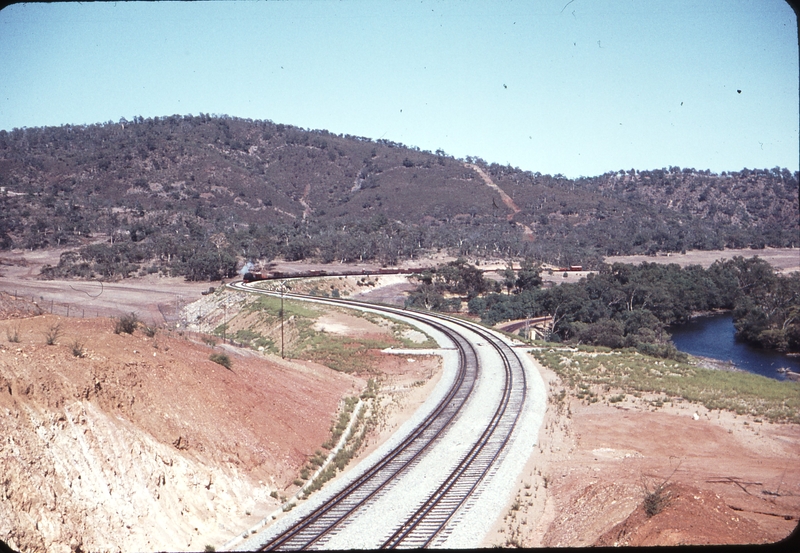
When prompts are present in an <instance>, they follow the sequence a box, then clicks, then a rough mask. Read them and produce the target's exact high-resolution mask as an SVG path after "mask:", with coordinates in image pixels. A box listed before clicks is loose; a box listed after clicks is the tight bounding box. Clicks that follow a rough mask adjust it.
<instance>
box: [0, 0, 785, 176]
mask: <svg viewBox="0 0 800 553" xmlns="http://www.w3.org/2000/svg"><path fill="white" fill-rule="evenodd" d="M798 105H800V98H799V97H798V40H797V22H796V18H795V15H794V12H793V11H792V10H791V8H790V7H789V6H788V5H787V4H786V3H785V2H783V1H782V0H752V1H747V0H719V1H704V0H691V1H681V0H663V1H661V0H630V1H626V0H603V1H597V0H596V1H590V0H572V1H569V0H556V1H547V0H541V1H533V0H529V1H498V0H491V1H486V2H480V1H477V0H469V1H452V0H445V1H435V0H434V1H431V0H422V1H419V0H416V1H413V2H412V1H402V2H393V1H389V0H380V1H378V0H343V1H299V0H289V1H285V2H164V3H158V2H145V3H135V2H131V3H128V2H118V3H105V4H101V3H87V4H78V3H74V2H70V3H64V4H57V3H56V4H15V5H12V6H9V7H7V8H5V9H3V10H2V11H0V129H6V130H10V129H12V128H14V127H38V126H45V125H62V124H84V123H98V122H106V121H118V120H119V119H120V118H122V117H124V118H127V119H131V118H132V117H134V116H137V115H140V116H142V117H145V118H147V117H153V116H162V115H173V114H180V115H185V114H189V113H191V114H194V115H197V114H198V113H200V112H203V113H210V114H228V115H231V116H236V117H243V118H252V119H269V120H272V121H274V122H275V123H285V124H291V125H296V126H299V127H304V128H310V129H327V130H329V131H331V132H334V133H345V134H352V135H358V136H366V137H370V138H372V139H378V138H386V139H388V140H392V141H395V142H402V143H403V144H406V145H408V146H418V147H419V148H421V149H426V150H431V151H433V150H436V149H438V148H441V149H443V150H445V151H446V152H447V153H448V154H452V155H455V156H456V157H465V156H467V155H473V156H479V157H481V158H483V159H485V160H486V161H489V162H497V163H501V164H507V163H508V164H511V165H512V166H518V167H520V168H522V169H527V170H531V171H540V172H542V173H550V174H555V173H562V174H564V175H567V176H569V177H577V176H579V175H585V176H593V175H598V174H601V173H603V172H606V171H610V170H619V169H631V168H636V169H656V168H661V167H668V166H671V165H677V166H680V167H694V168H696V169H711V170H712V171H715V172H721V171H724V170H740V169H742V168H743V167H749V168H772V167H775V166H781V167H787V168H789V169H790V170H792V171H796V170H798V157H799V156H800V154H798V152H799V151H800V144H798V134H799V132H798V119H800V114H798Z"/></svg>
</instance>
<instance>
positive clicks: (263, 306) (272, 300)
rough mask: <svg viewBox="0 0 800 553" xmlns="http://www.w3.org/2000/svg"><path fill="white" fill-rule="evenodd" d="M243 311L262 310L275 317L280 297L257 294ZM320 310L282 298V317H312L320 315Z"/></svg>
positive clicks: (278, 316) (304, 303)
mask: <svg viewBox="0 0 800 553" xmlns="http://www.w3.org/2000/svg"><path fill="white" fill-rule="evenodd" d="M244 310H245V311H248V312H253V311H262V312H264V313H266V314H268V315H270V317H275V318H277V319H279V318H280V316H281V298H280V297H275V296H262V295H258V297H256V298H255V299H254V300H253V301H252V302H251V303H249V304H248V305H247V306H246V307H245V308H244ZM320 314H321V313H320V312H319V311H318V310H316V309H314V308H312V307H309V306H308V303H307V302H300V301H292V300H289V299H286V298H284V300H283V315H284V318H288V317H291V316H295V317H302V318H307V319H314V318H316V317H319V316H320Z"/></svg>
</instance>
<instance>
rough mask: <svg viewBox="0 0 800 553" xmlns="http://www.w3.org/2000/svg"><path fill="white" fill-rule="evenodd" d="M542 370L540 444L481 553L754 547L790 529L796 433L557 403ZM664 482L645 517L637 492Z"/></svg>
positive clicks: (798, 510) (799, 486)
mask: <svg viewBox="0 0 800 553" xmlns="http://www.w3.org/2000/svg"><path fill="white" fill-rule="evenodd" d="M541 371H542V375H543V378H544V380H545V382H546V383H548V385H549V388H550V390H549V393H548V397H549V398H550V399H549V404H548V411H547V414H546V417H545V420H544V423H543V426H542V429H541V431H540V435H539V444H538V447H537V449H536V450H535V451H534V452H533V455H532V456H531V458H530V460H529V462H528V465H527V466H526V467H525V469H524V472H523V474H522V476H521V478H520V480H519V481H518V483H517V484H518V487H517V493H516V497H515V498H514V499H513V500H512V501H510V502H509V505H508V507H507V510H506V512H505V513H503V517H502V519H501V520H500V521H498V524H497V525H496V527H495V530H494V532H493V533H492V534H491V535H490V536H489V537H488V538H487V540H486V542H485V545H487V546H488V545H506V546H509V545H516V546H524V547H587V546H593V545H605V546H614V545H631V546H650V545H688V544H697V545H702V544H757V543H773V542H776V541H779V540H782V539H784V538H786V537H787V536H788V535H789V534H790V533H791V532H792V531H793V530H794V528H795V527H796V526H797V524H798V519H799V518H800V467H798V465H797V459H798V458H800V426H798V425H788V424H769V423H766V422H758V421H756V420H755V419H753V418H752V417H747V416H737V415H735V414H733V413H728V412H719V411H714V412H709V411H708V410H707V409H705V408H704V407H702V406H697V405H692V404H688V403H680V404H678V403H676V404H675V405H673V406H670V405H668V404H667V405H665V406H664V407H662V408H660V409H658V410H648V407H647V406H645V405H644V404H643V403H634V402H632V401H625V402H622V403H618V404H615V405H608V404H602V403H594V404H587V403H585V402H582V401H581V400H579V399H577V398H576V397H575V396H574V395H573V394H571V393H569V392H567V393H566V395H565V397H564V399H563V400H561V401H559V400H558V399H557V397H558V393H559V392H560V391H561V390H563V389H564V387H563V386H562V385H561V382H560V380H559V378H558V376H557V375H556V374H555V373H554V372H552V371H550V370H548V369H544V368H542V369H541ZM630 399H635V398H630ZM695 414H697V416H696V417H695ZM662 484H663V494H662V497H664V498H665V499H666V501H665V504H664V505H663V510H662V511H661V512H659V513H658V514H656V515H655V516H652V517H649V516H647V514H646V513H645V510H644V500H645V495H646V492H647V491H650V492H653V491H655V490H656V489H657V488H658V487H659V486H661V485H662Z"/></svg>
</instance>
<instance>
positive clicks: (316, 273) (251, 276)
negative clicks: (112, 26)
mask: <svg viewBox="0 0 800 553" xmlns="http://www.w3.org/2000/svg"><path fill="white" fill-rule="evenodd" d="M429 270H431V269H429V268H419V269H386V268H381V269H375V270H373V271H368V270H367V269H362V270H360V271H337V272H331V273H329V272H328V271H322V270H313V271H305V272H301V273H283V272H281V271H272V273H269V274H265V273H251V272H247V273H245V274H244V276H243V277H242V281H243V282H245V283H247V282H255V281H258V280H276V279H280V278H308V277H320V276H367V275H413V274H414V273H421V272H423V271H429Z"/></svg>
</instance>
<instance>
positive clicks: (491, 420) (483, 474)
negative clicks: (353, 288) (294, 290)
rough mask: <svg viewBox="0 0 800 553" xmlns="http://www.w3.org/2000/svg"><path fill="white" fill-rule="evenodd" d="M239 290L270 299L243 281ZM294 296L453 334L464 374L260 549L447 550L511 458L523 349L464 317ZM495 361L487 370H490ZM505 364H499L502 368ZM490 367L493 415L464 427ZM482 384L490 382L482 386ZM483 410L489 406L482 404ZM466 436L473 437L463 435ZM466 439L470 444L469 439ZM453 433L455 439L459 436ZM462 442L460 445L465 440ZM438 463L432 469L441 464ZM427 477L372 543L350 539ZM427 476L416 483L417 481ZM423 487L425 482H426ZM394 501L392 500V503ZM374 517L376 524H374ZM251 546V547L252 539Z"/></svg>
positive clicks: (521, 401)
mask: <svg viewBox="0 0 800 553" xmlns="http://www.w3.org/2000/svg"><path fill="white" fill-rule="evenodd" d="M234 287H236V288H238V289H244V290H248V291H251V292H259V293H265V294H269V293H271V292H267V291H264V290H258V289H255V288H251V287H249V286H244V285H241V284H237V285H234ZM286 297H287V298H293V299H302V300H304V301H315V302H321V303H328V304H335V305H342V306H345V307H348V308H356V309H367V310H371V311H374V312H379V313H382V314H385V315H390V316H394V317H399V318H403V319H410V320H415V321H419V322H422V323H423V324H425V325H428V326H429V327H433V328H434V329H436V330H437V331H439V332H440V333H441V334H443V335H444V336H446V337H447V339H448V340H449V341H450V342H451V343H452V347H455V349H456V351H457V352H458V368H457V370H456V374H455V375H454V377H453V379H452V385H451V386H450V388H449V389H448V390H447V391H446V393H445V394H443V397H442V398H441V399H440V401H438V403H437V404H436V405H435V407H434V408H433V409H432V410H431V412H430V414H429V416H427V417H426V418H425V419H424V420H423V421H421V422H419V423H418V424H417V425H416V426H415V427H414V428H413V429H412V430H411V431H410V432H408V433H407V435H406V436H405V437H404V438H403V439H402V440H401V441H400V442H399V443H398V444H396V445H395V446H394V447H393V448H391V450H390V451H388V452H387V453H385V454H384V455H383V456H382V458H380V459H379V460H377V461H375V462H373V464H372V465H371V466H370V467H369V468H367V469H366V470H364V471H363V472H362V473H361V474H360V476H358V477H357V478H355V479H353V480H352V481H351V482H350V483H349V484H348V485H346V486H344V487H343V488H342V489H340V490H339V491H338V492H336V493H335V494H333V495H332V496H331V497H329V498H327V499H326V500H325V502H324V503H322V504H321V505H319V506H318V507H316V508H315V509H313V510H312V511H311V512H308V513H305V514H304V516H303V517H302V518H300V519H299V520H297V521H296V522H295V523H294V524H292V525H291V526H290V527H288V528H285V529H284V530H283V531H280V532H279V533H274V532H273V534H272V535H270V536H266V534H265V535H264V537H263V538H262V539H261V541H260V542H259V547H260V549H262V550H272V549H275V550H300V549H323V548H327V547H333V548H348V547H358V548H378V547H382V548H395V547H397V548H409V547H413V548H419V547H431V546H432V547H437V546H439V547H441V546H445V547H447V546H448V545H447V540H448V538H449V537H450V535H451V533H452V532H453V531H454V530H455V529H457V528H458V521H459V519H460V518H463V516H464V515H465V513H467V512H468V511H469V509H470V506H471V505H472V504H474V503H475V501H476V500H477V499H478V498H479V496H480V494H481V491H482V488H484V487H485V485H486V482H487V480H488V479H487V476H491V475H492V473H493V472H494V471H495V470H497V467H498V464H499V462H500V461H501V460H502V459H503V457H504V456H505V455H506V453H507V447H506V446H507V444H508V443H509V439H510V438H511V436H512V434H513V433H514V430H515V427H516V425H517V421H518V419H519V417H520V413H521V412H522V410H523V407H524V405H525V401H526V397H527V380H526V375H525V368H524V367H523V364H522V362H521V361H520V359H519V357H518V356H517V354H516V352H514V351H513V349H512V348H511V347H510V346H509V345H508V344H507V343H506V341H505V340H503V339H502V338H499V337H498V336H497V335H496V334H494V333H492V332H490V331H488V330H487V329H484V328H483V327H480V326H479V325H475V324H472V323H469V322H467V321H463V320H461V319H457V318H454V317H446V316H440V315H436V316H434V315H431V314H428V313H424V314H423V313H417V312H413V311H406V310H403V309H399V308H392V307H385V306H377V305H373V304H366V303H361V302H356V301H352V300H337V299H327V298H326V299H322V298H317V297H307V296H299V295H295V294H287V295H286ZM487 364H490V366H487ZM500 364H501V365H502V367H500V366H498V365H500ZM487 370H492V371H494V372H493V374H494V375H495V377H497V376H499V375H502V383H500V384H499V388H498V389H497V390H495V391H494V395H493V396H492V397H493V402H492V403H493V405H491V406H490V408H488V409H487V408H486V406H478V407H479V410H481V412H482V413H483V415H482V416H481V417H479V418H480V419H481V420H480V421H478V420H472V419H471V420H463V419H465V418H466V416H465V415H464V413H465V411H466V410H467V407H468V406H470V407H469V408H470V409H472V411H475V409H476V403H477V402H478V400H477V399H476V398H475V397H474V396H475V395H476V394H475V393H474V391H475V387H476V382H478V381H479V379H480V378H481V377H482V376H483V373H484V372H486V371H487ZM484 386H486V384H485V383H484ZM481 403H484V402H481ZM465 429H466V430H465ZM464 435H468V438H464V437H463V436H464ZM453 436H456V438H453ZM454 439H455V442H454V443H458V444H459V445H458V447H460V448H461V449H460V451H459V452H458V454H457V456H455V457H454V458H452V459H451V461H450V462H449V463H447V464H446V465H445V466H441V467H437V468H436V469H435V470H434V471H433V472H435V474H430V472H431V468H430V467H427V470H424V468H423V467H422V466H421V465H431V463H432V461H430V460H429V458H431V457H435V454H432V453H431V452H432V451H433V452H434V453H435V452H436V451H438V450H437V446H438V447H439V448H443V447H451V449H452V446H447V445H446V443H445V442H448V440H449V441H451V442H452V441H453V440H454ZM462 442H463V443H462ZM434 464H435V463H434ZM415 471H416V472H420V471H421V474H422V477H421V478H422V479H423V480H428V479H430V480H432V481H434V483H435V484H433V485H432V484H430V483H428V484H427V488H426V491H425V492H424V494H423V495H422V496H420V497H417V498H416V499H415V500H414V501H413V502H412V505H411V506H410V507H409V506H405V508H404V509H401V510H402V513H401V514H400V515H399V516H395V517H394V519H392V517H391V516H387V517H386V519H385V522H384V524H385V527H384V528H375V527H374V524H364V523H362V524H361V526H369V527H370V533H371V534H372V537H371V538H365V540H364V541H363V542H358V540H356V541H355V542H354V541H353V538H352V537H347V536H340V533H341V534H347V532H348V529H350V527H351V526H359V519H360V518H366V519H370V520H374V519H375V515H374V513H373V514H370V513H371V511H375V510H380V509H381V505H385V504H386V502H387V501H391V497H392V494H398V493H401V492H398V490H397V488H403V487H407V486H408V485H409V484H408V481H409V479H411V480H414V477H413V475H414V474H416V472H415ZM419 479H420V477H419V476H418V477H417V480H419ZM420 487H422V484H421V483H420ZM387 496H388V497H387ZM370 517H371V518H370ZM251 541H252V540H251Z"/></svg>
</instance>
